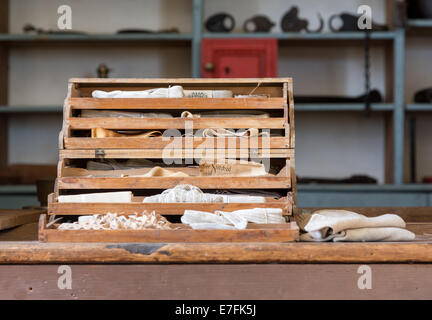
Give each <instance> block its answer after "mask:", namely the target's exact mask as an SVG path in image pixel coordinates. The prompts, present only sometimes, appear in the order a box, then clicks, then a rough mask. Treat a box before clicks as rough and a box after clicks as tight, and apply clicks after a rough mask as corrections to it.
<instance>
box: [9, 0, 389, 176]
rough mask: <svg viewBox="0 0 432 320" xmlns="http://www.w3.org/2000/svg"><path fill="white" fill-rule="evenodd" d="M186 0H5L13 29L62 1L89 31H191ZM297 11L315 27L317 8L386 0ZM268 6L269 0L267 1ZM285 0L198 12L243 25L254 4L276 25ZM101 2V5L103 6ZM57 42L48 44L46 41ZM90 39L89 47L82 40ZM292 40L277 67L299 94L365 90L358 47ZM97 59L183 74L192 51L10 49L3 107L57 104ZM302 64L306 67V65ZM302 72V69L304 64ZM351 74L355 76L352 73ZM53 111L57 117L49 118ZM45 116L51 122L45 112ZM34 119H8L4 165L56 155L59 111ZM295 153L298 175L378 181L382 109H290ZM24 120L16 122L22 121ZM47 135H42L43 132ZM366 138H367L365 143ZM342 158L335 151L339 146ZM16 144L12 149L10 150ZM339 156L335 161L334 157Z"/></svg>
mask: <svg viewBox="0 0 432 320" xmlns="http://www.w3.org/2000/svg"><path fill="white" fill-rule="evenodd" d="M191 2H192V1H191V0H180V1H172V0H166V1H165V0H164V1H157V0H151V1H142V0H126V1H121V2H120V1H115V0H109V1H106V0H93V1H91V2H89V1H79V0H75V1H63V0H61V1H57V0H50V1H42V0H36V1H35V0H33V1H31V0H25V1H11V19H10V20H11V22H10V23H11V28H10V29H11V32H16V33H20V32H21V28H22V26H23V25H24V24H26V23H29V22H31V23H32V24H34V25H35V26H37V27H42V28H55V26H56V21H57V13H56V9H57V6H58V5H60V4H65V3H67V4H70V5H71V6H72V10H73V27H74V29H77V30H86V31H90V32H114V31H115V30H116V29H118V28H124V27H141V28H151V29H159V28H169V27H173V26H177V27H179V28H180V29H181V30H182V31H184V32H190V31H191V30H192V24H191V21H192V16H191V8H192V6H191ZM297 3H298V4H299V7H300V16H301V17H303V18H307V19H310V20H311V21H312V22H311V23H313V24H312V25H311V27H315V26H316V25H317V17H316V13H317V12H318V11H319V12H322V14H323V17H324V19H325V20H326V21H327V20H328V17H329V16H330V15H331V14H333V13H338V12H342V11H351V12H352V11H354V10H355V8H356V7H357V6H358V5H359V4H362V3H366V4H370V5H371V6H372V8H373V9H374V20H376V21H378V22H383V21H384V11H383V7H384V5H383V4H384V1H366V2H365V1H357V0H353V1H340V0H331V1H327V2H326V3H325V4H324V3H322V1H318V0H311V1H307V2H306V1H297ZM270 4H271V5H270ZM292 4H293V2H289V3H287V2H286V1H282V0H269V1H264V0H234V1H233V0H231V1H228V0H220V1H205V10H204V17H205V18H206V17H208V16H209V15H210V14H212V13H216V12H219V11H229V12H230V13H232V14H233V15H234V16H235V17H236V21H237V25H238V26H239V27H240V28H241V26H242V24H243V21H244V20H245V19H247V18H249V17H251V16H253V15H255V14H257V13H258V12H262V13H264V14H267V15H269V16H271V17H272V20H274V21H276V22H277V24H278V26H277V28H275V29H274V31H279V30H280V29H279V22H280V18H281V17H282V15H283V14H284V13H285V12H286V11H287V10H288V9H289V7H290V6H291V5H292ZM104 8H106V9H104ZM54 45H56V44H54ZM90 46H92V47H90ZM317 48H318V49H316V48H315V47H314V46H309V47H302V48H296V47H290V45H289V44H288V45H285V46H284V47H283V48H281V50H280V59H279V67H280V71H279V74H280V75H281V76H285V75H290V76H294V88H295V93H297V94H347V95H358V94H361V93H363V90H364V89H363V48H362V45H361V44H360V45H359V46H358V47H352V48H343V47H338V48H332V45H331V44H330V45H328V46H325V47H317ZM373 51H374V57H373V65H374V66H377V65H378V66H379V65H380V64H381V63H382V62H383V61H384V56H383V50H382V49H379V48H376V49H373ZM101 62H105V63H107V64H108V66H109V67H111V68H113V71H112V73H111V74H110V75H111V76H112V77H157V76H160V77H170V76H172V77H178V76H184V77H188V76H190V69H191V65H190V49H189V48H188V47H181V48H180V49H178V50H177V49H176V48H175V47H165V46H164V47H163V48H149V47H145V48H138V47H131V46H123V45H121V44H119V45H116V46H115V48H109V50H108V48H106V47H103V46H101V45H99V44H95V45H92V44H89V47H84V46H77V47H74V46H72V45H68V46H67V47H65V48H64V49H59V48H52V47H45V46H44V47H43V48H38V47H36V46H35V47H15V48H13V49H12V50H11V57H10V75H9V77H10V97H9V98H10V99H9V103H10V104H11V105H60V104H62V102H63V99H64V97H65V93H66V82H67V79H68V78H70V77H89V76H94V72H95V69H96V67H97V65H98V64H99V63H101ZM308 68H309V69H308ZM305 70H310V71H307V72H305ZM383 74H384V69H383V68H381V67H378V68H374V71H373V75H372V76H373V79H372V83H373V85H374V86H376V87H378V88H380V89H383V88H384V82H383V79H384V76H383ZM357 79H358V80H357ZM56 117H57V118H58V119H59V120H58V121H59V122H57V120H56V119H57V118H56ZM48 118H49V120H48ZM42 119H43V120H44V121H45V122H39V123H38V124H37V125H36V128H35V129H33V128H34V125H33V123H34V122H36V121H38V120H37V119H36V118H34V117H33V116H31V115H29V116H25V117H23V116H19V117H15V116H13V117H12V120H11V121H10V138H9V139H10V148H11V150H10V154H9V160H10V162H11V163H16V162H29V159H31V161H32V162H38V163H50V162H52V161H53V159H57V149H56V148H57V135H58V130H59V126H60V125H61V123H60V116H52V117H51V116H50V117H45V116H42ZM296 120H297V122H296V126H297V127H296V130H297V135H296V136H297V154H296V156H297V161H296V167H297V171H298V174H299V175H301V176H305V175H309V176H310V175H314V176H324V177H325V176H334V177H343V176H347V175H351V174H356V173H366V174H369V175H372V176H374V177H376V178H378V179H379V181H380V182H384V121H383V116H382V114H374V115H373V116H372V117H371V118H370V119H366V118H364V116H363V115H362V114H361V113H340V114H337V113H307V114H306V113H301V114H300V113H298V114H297V116H296ZM23 128H24V129H23ZM31 133H33V135H34V136H39V137H41V139H45V138H46V140H47V141H48V139H49V141H50V143H47V144H44V145H38V154H37V155H36V156H35V155H34V151H32V146H33V145H34V143H33V142H32V140H31V139H30V137H31V136H32V134H31ZM48 136H49V137H50V138H48ZM371 141H372V142H371ZM341 145H342V146H344V148H343V151H342V152H343V153H342V154H343V156H342V157H341V148H340V146H341ZM16 146H19V148H20V150H19V151H17V150H15V149H14V148H16ZM342 159H343V163H342V161H341V160H342Z"/></svg>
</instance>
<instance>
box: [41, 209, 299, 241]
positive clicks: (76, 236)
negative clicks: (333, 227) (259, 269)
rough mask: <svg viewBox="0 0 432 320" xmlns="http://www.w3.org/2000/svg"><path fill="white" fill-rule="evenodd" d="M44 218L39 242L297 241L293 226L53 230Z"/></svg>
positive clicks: (286, 224) (287, 224)
mask: <svg viewBox="0 0 432 320" xmlns="http://www.w3.org/2000/svg"><path fill="white" fill-rule="evenodd" d="M45 223H46V221H45V217H44V216H41V219H40V221H39V241H40V242H74V243H77V242H85V243H92V242H95V243H101V242H118V243H121V242H128V243H141V242H143V243H161V242H170V243H179V242H181V243H188V242H193V243H212V242H261V243H264V242H290V241H296V240H297V239H298V232H299V230H298V227H297V225H296V224H295V223H285V224H263V225H260V224H253V223H251V224H249V225H248V227H247V229H244V230H237V229H235V230H193V229H191V228H189V227H187V228H186V226H185V225H183V224H174V225H173V227H174V228H179V229H173V230H160V229H146V230H57V229H51V228H49V229H47V228H44V224H45Z"/></svg>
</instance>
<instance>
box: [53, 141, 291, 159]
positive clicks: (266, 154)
mask: <svg viewBox="0 0 432 320" xmlns="http://www.w3.org/2000/svg"><path fill="white" fill-rule="evenodd" d="M125 140H127V138H125ZM102 151H103V156H102V158H107V159H109V158H111V159H201V158H207V159H227V158H230V159H239V158H243V159H248V158H293V157H294V150H293V149H248V148H242V149H202V148H196V149H182V148H179V149H174V148H166V149H102ZM95 158H101V156H100V155H96V152H95V150H94V149H64V150H60V159H95Z"/></svg>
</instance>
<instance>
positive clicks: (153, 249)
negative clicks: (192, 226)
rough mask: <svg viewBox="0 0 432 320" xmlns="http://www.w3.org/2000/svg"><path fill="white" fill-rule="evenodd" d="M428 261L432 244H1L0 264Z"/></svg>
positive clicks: (421, 242)
mask: <svg viewBox="0 0 432 320" xmlns="http://www.w3.org/2000/svg"><path fill="white" fill-rule="evenodd" d="M49 263H59V264H70V263H76V264H99V263H104V264H107V263H108V264H109V263H119V264H154V263H186V264H189V263H192V264H193V263H205V264H206V263H260V264H269V263H282V264H285V263H299V264H305V263H306V264H310V263H432V241H429V242H424V241H418V242H406V243H305V242H292V243H226V242H219V243H124V244H119V243H111V244H102V243H37V242H24V241H21V242H0V264H49Z"/></svg>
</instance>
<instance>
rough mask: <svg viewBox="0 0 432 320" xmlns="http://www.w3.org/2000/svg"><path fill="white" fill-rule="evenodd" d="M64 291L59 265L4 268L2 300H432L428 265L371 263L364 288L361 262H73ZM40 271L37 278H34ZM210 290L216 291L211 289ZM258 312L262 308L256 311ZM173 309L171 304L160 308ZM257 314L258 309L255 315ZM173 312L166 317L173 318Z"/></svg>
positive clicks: (0, 281) (0, 271) (1, 268)
mask: <svg viewBox="0 0 432 320" xmlns="http://www.w3.org/2000/svg"><path fill="white" fill-rule="evenodd" d="M70 267H71V273H72V289H70V290H60V289H59V288H58V285H57V283H58V280H59V277H60V276H61V275H62V273H60V274H59V273H58V270H59V265H43V266H40V265H35V266H29V265H27V266H0V288H1V289H0V299H102V300H110V299H151V300H154V299H156V300H157V299H178V300H189V299H193V300H207V299H208V300H218V299H222V300H243V299H245V300H261V299H272V300H282V299H283V300H287V299H296V300H298V299H326V300H327V299H342V300H346V299H431V298H432V277H431V268H432V266H431V265H430V264H421V265H410V264H405V265H401V264H392V265H388V264H386V265H383V264H374V265H371V266H370V267H371V272H372V289H371V290H360V289H359V287H358V285H357V283H358V280H359V277H360V276H361V274H359V273H357V271H358V269H359V267H360V265H358V264H337V265H336V264H327V265H322V264H309V265H301V264H298V265H295V264H285V265H257V264H250V265H244V264H241V265H239V264H234V265H204V264H198V265H145V266H143V265H121V266H120V265H71V266H70ZM35 275H37V276H35ZM209 288H211V289H209ZM257 311H258V312H259V308H258V310H257ZM165 314H167V315H168V314H172V315H174V310H172V311H170V310H168V313H165V310H164V311H161V312H160V317H162V318H163V317H164V315H165ZM258 314H259V313H258ZM173 317H174V316H168V317H167V318H173Z"/></svg>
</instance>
